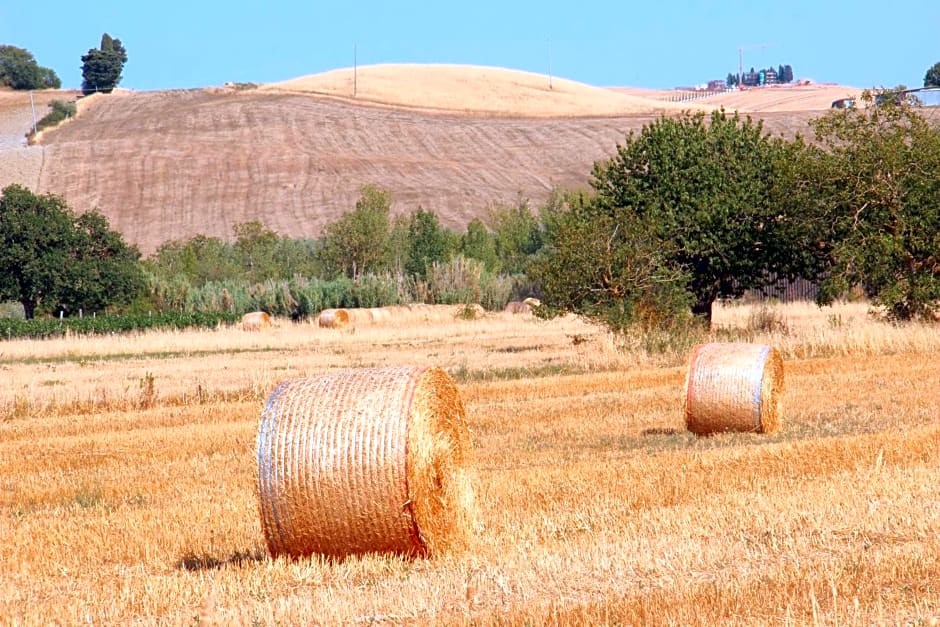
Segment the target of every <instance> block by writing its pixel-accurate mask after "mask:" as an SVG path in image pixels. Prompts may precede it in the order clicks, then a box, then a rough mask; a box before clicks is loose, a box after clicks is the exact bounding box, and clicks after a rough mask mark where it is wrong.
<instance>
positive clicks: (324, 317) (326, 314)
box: [317, 309, 349, 329]
mask: <svg viewBox="0 0 940 627" xmlns="http://www.w3.org/2000/svg"><path fill="white" fill-rule="evenodd" d="M317 324H318V325H319V326H321V327H323V328H326V329H340V328H342V327H345V326H346V325H348V324H349V312H348V311H346V310H345V309H324V310H323V311H321V312H320V315H319V316H317Z"/></svg>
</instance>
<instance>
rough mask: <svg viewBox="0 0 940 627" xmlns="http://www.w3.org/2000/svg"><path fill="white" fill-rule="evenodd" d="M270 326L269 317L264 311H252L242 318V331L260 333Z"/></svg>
mask: <svg viewBox="0 0 940 627" xmlns="http://www.w3.org/2000/svg"><path fill="white" fill-rule="evenodd" d="M269 326H271V315H270V314H269V313H268V312H266V311H252V312H249V313H246V314H245V315H244V316H242V330H243V331H260V330H261V329H266V328H268V327H269Z"/></svg>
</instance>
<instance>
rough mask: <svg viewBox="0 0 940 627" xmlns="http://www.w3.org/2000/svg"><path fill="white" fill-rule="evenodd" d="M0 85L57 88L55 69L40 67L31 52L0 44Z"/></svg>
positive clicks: (21, 87)
mask: <svg viewBox="0 0 940 627" xmlns="http://www.w3.org/2000/svg"><path fill="white" fill-rule="evenodd" d="M0 85H6V86H8V87H12V88H13V89H58V88H59V87H61V86H62V81H60V80H59V77H58V76H57V75H56V73H55V71H54V70H52V69H50V68H47V67H40V66H39V64H38V63H36V59H35V58H34V57H33V54H32V53H31V52H29V51H28V50H25V49H23V48H17V47H16V46H7V45H2V46H0Z"/></svg>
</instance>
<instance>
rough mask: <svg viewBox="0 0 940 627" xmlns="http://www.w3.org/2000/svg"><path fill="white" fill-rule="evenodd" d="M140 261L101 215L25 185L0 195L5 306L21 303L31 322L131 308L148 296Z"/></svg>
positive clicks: (0, 278) (0, 289) (0, 294)
mask: <svg viewBox="0 0 940 627" xmlns="http://www.w3.org/2000/svg"><path fill="white" fill-rule="evenodd" d="M139 258H140V253H139V252H138V251H137V249H136V248H134V247H129V246H127V245H126V244H125V243H124V241H123V239H122V238H121V236H120V234H118V233H117V232H115V231H113V230H111V229H110V228H109V226H108V221H107V219H106V218H105V217H104V216H102V215H101V214H99V213H97V212H91V213H84V214H82V215H75V214H74V213H73V212H72V211H71V209H69V207H68V205H66V203H65V201H64V200H62V198H60V197H58V196H54V195H51V194H48V195H44V196H39V195H36V194H33V193H32V192H31V191H29V190H28V189H26V188H25V187H22V186H20V185H10V186H8V187H6V188H4V189H3V191H2V194H0V300H5V299H12V300H16V301H18V302H20V303H21V304H22V305H23V310H24V312H25V315H26V317H27V318H32V317H34V316H35V314H36V313H37V312H41V311H44V312H53V311H60V310H61V311H64V312H65V313H67V314H71V313H77V312H78V311H79V310H80V309H84V310H87V311H93V310H99V309H103V308H105V307H109V306H112V305H122V304H126V303H128V302H130V301H131V300H132V299H133V298H134V297H135V296H137V295H138V294H139V293H140V291H141V290H142V288H143V276H142V274H141V271H140V267H139V265H138V260H139Z"/></svg>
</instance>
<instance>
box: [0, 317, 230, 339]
mask: <svg viewBox="0 0 940 627" xmlns="http://www.w3.org/2000/svg"><path fill="white" fill-rule="evenodd" d="M237 321H238V316H236V315H234V314H222V313H212V314H208V313H173V312H166V313H158V314H152V315H148V314H135V315H121V316H94V317H92V316H85V317H83V318H74V317H73V318H65V319H63V320H60V319H58V318H34V319H32V320H19V319H16V318H0V340H2V339H8V340H9V339H14V338H32V339H44V338H51V337H63V336H66V335H69V334H73V335H110V334H113V333H128V332H132V331H140V330H144V329H187V328H204V329H213V328H216V327H218V326H219V325H220V324H232V323H234V322H237Z"/></svg>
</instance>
